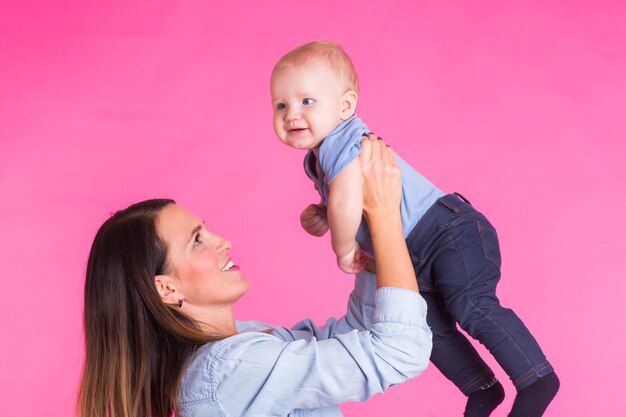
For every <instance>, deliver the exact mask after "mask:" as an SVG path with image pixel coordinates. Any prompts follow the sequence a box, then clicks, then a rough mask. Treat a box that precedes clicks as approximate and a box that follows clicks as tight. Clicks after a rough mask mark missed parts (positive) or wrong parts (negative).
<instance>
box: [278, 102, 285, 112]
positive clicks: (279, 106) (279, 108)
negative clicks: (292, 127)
mask: <svg viewBox="0 0 626 417" xmlns="http://www.w3.org/2000/svg"><path fill="white" fill-rule="evenodd" d="M286 107H287V105H286V104H285V103H278V104H277V105H276V110H283V109H285V108H286Z"/></svg>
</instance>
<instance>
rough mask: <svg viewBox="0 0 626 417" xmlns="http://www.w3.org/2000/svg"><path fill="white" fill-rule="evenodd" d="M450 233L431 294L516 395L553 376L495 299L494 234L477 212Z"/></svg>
mask: <svg viewBox="0 0 626 417" xmlns="http://www.w3.org/2000/svg"><path fill="white" fill-rule="evenodd" d="M449 231H450V232H451V233H452V235H453V239H451V240H450V242H448V244H447V245H446V248H445V249H442V250H440V251H438V255H439V256H438V259H437V260H436V261H435V262H434V265H433V274H434V277H435V279H434V281H435V285H436V288H437V290H439V292H440V293H441V294H442V296H443V299H444V303H445V305H446V308H447V310H448V311H449V312H450V314H451V315H452V317H453V318H454V319H455V320H456V321H458V323H459V324H460V326H461V328H463V329H464V330H465V331H466V332H467V333H468V334H469V335H471V336H472V337H473V338H475V339H477V340H479V341H480V342H481V343H482V344H483V345H485V346H486V347H487V349H489V351H490V352H491V354H492V355H493V356H494V358H495V359H496V360H497V361H498V363H499V364H500V365H501V366H502V368H503V369H504V370H505V371H506V373H507V374H508V375H509V377H511V380H512V381H513V384H515V386H516V388H517V390H518V392H519V393H521V392H522V391H523V390H524V389H525V388H527V387H529V386H531V385H532V384H533V383H535V382H536V381H539V380H540V379H542V378H543V377H545V376H546V375H549V374H551V373H553V372H554V370H553V368H552V366H551V365H550V363H549V362H548V361H547V360H546V357H545V355H544V354H543V352H542V351H541V348H540V347H539V344H538V343H537V341H536V340H535V338H534V337H533V336H532V334H531V333H530V332H529V331H528V329H527V328H526V326H525V325H524V323H523V322H522V321H521V320H520V319H519V317H517V315H516V314H515V313H514V312H513V311H512V310H510V309H507V308H504V307H502V306H501V305H500V302H499V300H498V298H497V297H496V285H497V283H498V281H499V279H500V250H499V246H498V240H497V236H496V232H495V230H494V229H493V227H492V226H491V224H489V222H488V221H487V219H485V218H484V216H482V215H481V214H480V213H478V212H474V213H473V214H471V213H469V214H468V215H466V216H462V217H460V218H459V219H458V221H456V222H453V223H451V224H450V228H449ZM556 389H558V385H557V386H556V388H555V389H553V393H552V394H551V396H548V397H549V398H548V399H547V402H546V400H544V401H543V403H545V404H544V405H543V409H542V410H541V411H538V412H535V413H534V414H528V415H532V416H540V415H541V414H542V413H543V410H545V407H547V405H548V404H549V402H550V401H551V400H552V398H553V397H554V395H555V394H556ZM532 401H534V402H537V401H539V400H538V399H536V398H533V399H532ZM539 408H541V407H539Z"/></svg>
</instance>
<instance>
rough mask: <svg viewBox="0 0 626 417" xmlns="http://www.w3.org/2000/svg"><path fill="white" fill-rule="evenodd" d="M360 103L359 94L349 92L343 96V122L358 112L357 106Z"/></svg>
mask: <svg viewBox="0 0 626 417" xmlns="http://www.w3.org/2000/svg"><path fill="white" fill-rule="evenodd" d="M358 101H359V96H358V94H357V93H356V92H355V91H353V90H348V91H346V92H345V93H343V95H342V96H341V120H342V121H343V120H348V119H349V118H350V117H352V115H353V114H354V113H355V112H356V104H357V102H358Z"/></svg>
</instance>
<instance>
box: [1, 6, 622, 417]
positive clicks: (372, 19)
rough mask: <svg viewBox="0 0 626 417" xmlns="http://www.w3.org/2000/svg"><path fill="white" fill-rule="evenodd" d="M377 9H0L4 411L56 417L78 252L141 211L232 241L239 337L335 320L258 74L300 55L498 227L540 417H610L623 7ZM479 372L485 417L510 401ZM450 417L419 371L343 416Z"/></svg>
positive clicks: (325, 270)
mask: <svg viewBox="0 0 626 417" xmlns="http://www.w3.org/2000/svg"><path fill="white" fill-rule="evenodd" d="M313 3H314V4H313ZM382 3H383V2H371V4H370V3H367V2H363V1H358V2H357V1H340V0H332V1H316V2H306V3H305V2H271V1H249V2H242V1H229V2H207V1H180V2H173V1H154V0H150V1H147V0H146V1H133V2H128V1H105V2H90V1H75V2H72V1H48V2H35V1H16V2H9V1H2V4H1V6H0V10H1V12H0V119H1V120H0V193H1V195H2V204H1V205H0V280H1V294H2V296H1V302H0V320H1V321H0V326H1V329H0V330H1V334H2V336H1V338H2V342H1V343H0V396H1V397H2V400H3V401H2V412H1V413H2V414H3V415H10V416H13V417H19V416H29V417H33V416H37V417H44V416H53V417H56V416H69V415H71V412H72V409H73V405H74V401H75V393H76V387H77V382H78V377H79V373H80V367H81V362H82V355H83V345H82V333H81V312H82V287H83V280H84V275H83V274H84V269H85V264H86V258H87V253H88V250H89V246H90V244H91V241H92V239H93V236H94V234H95V232H96V230H97V228H98V227H99V225H100V224H101V223H102V222H103V221H104V220H105V219H106V218H107V217H108V216H109V213H110V212H111V211H113V210H116V209H119V208H123V207H125V206H127V205H128V204H130V203H133V202H136V201H138V200H141V199H145V198H151V197H162V196H165V197H172V198H175V199H176V200H177V201H178V202H179V203H181V204H182V205H184V206H187V207H188V208H190V209H192V210H193V211H195V212H196V213H198V214H199V215H201V216H202V217H203V218H204V219H205V220H206V223H207V225H208V226H209V228H210V229H212V230H214V231H216V232H218V233H221V234H223V235H225V236H228V237H229V238H231V239H232V240H233V241H234V248H233V256H234V259H235V260H236V262H237V263H238V264H240V265H241V266H242V269H243V271H244V272H245V274H246V276H247V277H248V278H249V280H250V282H251V290H250V292H249V294H248V295H247V296H246V297H245V298H244V299H242V300H241V303H240V305H239V307H238V310H237V313H238V316H239V318H240V319H257V320H264V321H268V322H272V323H276V324H284V325H291V324H293V323H294V322H296V321H297V320H299V319H301V318H304V317H311V318H313V319H315V320H318V321H321V320H323V319H324V318H326V317H327V316H330V315H339V314H341V313H342V312H343V311H344V307H345V306H344V304H345V299H346V297H347V294H348V293H349V291H350V288H351V282H352V280H351V278H350V277H348V276H345V275H343V274H342V273H340V272H339V271H338V270H337V269H336V267H335V265H334V260H333V257H332V254H331V251H330V247H329V242H328V240H327V238H323V239H321V240H317V239H315V238H312V237H309V236H308V235H306V234H305V233H304V232H303V231H301V230H300V228H299V223H298V214H299V212H300V210H301V209H302V208H303V207H304V206H305V205H306V204H308V203H309V202H312V201H314V200H315V198H316V196H315V193H314V191H313V188H312V186H311V184H309V183H308V180H307V179H306V178H305V176H304V174H303V172H302V169H301V158H302V156H303V155H302V154H301V153H299V152H297V151H294V150H291V149H288V148H286V147H284V146H283V145H281V144H280V143H279V142H278V141H277V140H276V139H275V137H274V134H273V131H272V127H271V119H270V116H271V106H270V103H269V94H268V78H269V73H270V71H271V68H272V65H273V63H274V62H275V60H276V59H277V58H278V57H279V56H280V55H281V54H283V53H285V52H286V51H287V50H289V49H290V48H292V47H294V46H296V45H298V44H301V43H303V42H306V41H309V40H312V39H318V38H329V39H334V40H336V41H338V42H340V43H341V44H343V45H344V47H345V48H346V49H347V51H348V52H349V54H350V55H351V56H352V58H353V59H354V62H355V64H356V66H357V69H358V70H359V74H360V79H361V84H362V93H361V101H360V104H359V111H358V113H359V114H360V115H361V116H362V117H363V118H364V119H365V121H366V122H367V123H368V125H369V126H370V127H371V128H372V129H373V130H374V131H375V132H377V133H378V134H379V135H381V136H383V137H384V138H385V139H386V140H387V141H388V142H389V143H391V144H392V146H393V147H394V149H396V151H397V152H399V153H400V154H401V155H403V156H404V158H405V159H406V160H408V161H409V162H410V163H412V164H413V165H414V166H415V167H417V168H418V169H419V170H420V171H421V172H422V173H423V174H425V175H426V176H427V177H429V178H430V179H431V180H432V181H434V182H435V184H437V185H438V186H439V187H440V188H441V189H443V190H444V191H448V192H451V191H459V192H461V193H463V194H465V195H466V196H467V197H468V198H469V199H470V200H471V201H472V202H473V203H474V205H475V206H477V207H478V208H479V209H481V210H482V211H484V212H485V213H486V214H487V216H488V217H489V218H490V219H491V220H492V222H493V223H494V225H495V226H496V228H497V229H498V230H499V234H500V239H501V246H502V252H503V258H504V265H503V272H504V278H503V281H502V283H501V285H500V288H499V295H500V297H501V299H502V301H503V304H504V305H506V306H509V307H512V308H514V309H515V311H516V312H517V313H518V314H519V315H520V316H521V317H522V318H523V320H524V321H525V322H526V324H527V325H528V326H529V328H530V329H531V331H532V332H533V333H534V334H535V336H536V337H537V338H538V339H539V341H540V343H541V345H542V347H543V348H544V350H545V352H546V353H547V355H548V357H549V359H550V360H551V361H552V363H553V364H554V366H555V368H556V369H557V371H558V374H559V376H560V378H561V381H562V388H561V392H560V394H559V395H558V396H557V398H556V399H555V401H554V403H553V405H552V406H551V407H550V408H549V411H548V412H547V414H546V415H547V416H581V417H582V416H585V417H588V416H603V417H617V416H624V415H626V406H625V405H624V401H623V395H624V388H625V386H624V382H623V381H624V373H625V372H626V361H625V359H624V357H625V355H624V351H625V343H624V341H625V336H624V330H625V327H626V326H625V325H626V307H625V303H624V293H625V292H626V284H625V280H624V279H623V276H624V272H623V271H624V269H625V268H626V256H625V255H626V251H625V249H626V238H625V237H624V236H625V234H626V220H625V219H626V217H625V216H624V214H623V209H624V203H626V191H625V190H626V187H624V181H625V180H626V168H624V166H625V165H626V163H625V162H624V159H625V156H626V140H625V139H626V138H625V132H626V117H625V116H626V77H625V75H626V7H625V6H624V4H625V3H624V2H622V1H598V0H595V1H561V2H557V1H528V2H503V1H482V2H474V3H473V2H461V1H457V2H455V1H446V2H443V1H419V2H413V1H391V0H388V1H386V2H384V3H385V5H382ZM269 196H277V197H276V198H269ZM481 351H482V348H481ZM485 357H486V358H488V361H489V363H490V364H494V369H495V371H496V373H497V375H498V376H499V377H500V379H501V380H502V381H503V383H504V385H505V389H506V392H507V399H506V402H505V404H504V405H503V406H501V407H500V409H499V410H498V411H497V412H496V413H494V416H495V417H499V416H500V417H501V416H505V415H506V414H507V412H508V410H509V409H510V405H511V402H512V399H513V397H514V388H513V386H512V385H511V383H510V382H509V380H508V378H507V377H506V375H505V374H504V373H503V372H502V371H501V370H500V368H499V367H498V366H497V365H496V364H495V363H494V361H493V360H491V359H490V357H489V356H488V355H485ZM463 405H464V397H463V396H462V395H461V394H460V393H459V392H458V391H457V390H456V389H455V388H454V387H453V386H452V384H451V383H448V382H447V381H445V380H444V379H443V377H442V376H441V375H440V374H439V373H438V371H437V370H436V369H435V368H429V369H428V370H427V371H426V372H425V373H424V374H423V375H422V376H421V377H420V378H418V379H416V380H414V381H411V382H409V383H407V384H405V385H403V386H399V387H396V388H393V389H391V390H390V391H389V392H388V393H387V394H385V395H384V396H377V397H375V398H373V399H372V400H371V401H370V402H368V403H363V404H347V405H344V406H342V409H343V410H344V412H345V415H346V416H348V417H356V416H372V417H373V416H388V415H397V416H409V415H411V416H412V415H420V416H446V417H447V416H453V415H461V414H462V409H463Z"/></svg>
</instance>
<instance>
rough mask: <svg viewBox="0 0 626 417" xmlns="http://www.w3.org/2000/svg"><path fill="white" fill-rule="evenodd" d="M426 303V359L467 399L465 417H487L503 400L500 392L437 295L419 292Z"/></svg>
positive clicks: (491, 375) (487, 368) (500, 387)
mask: <svg viewBox="0 0 626 417" xmlns="http://www.w3.org/2000/svg"><path fill="white" fill-rule="evenodd" d="M421 295H422V297H424V299H425V300H426V303H427V304H428V313H427V316H426V319H427V321H428V325H429V326H430V328H431V330H432V332H433V350H432V354H431V356H430V360H431V362H432V363H433V365H435V366H436V367H437V369H439V371H441V373H442V374H443V375H444V376H445V377H446V378H448V379H449V380H450V381H452V382H453V383H454V384H455V385H456V386H457V387H458V388H459V390H461V392H463V394H465V395H466V396H467V397H468V401H467V404H466V407H465V413H464V416H465V417H487V416H489V415H490V414H491V412H492V411H493V410H494V409H495V408H496V407H497V406H498V405H499V404H500V403H501V402H502V400H503V399H504V390H503V389H502V385H500V383H499V382H498V381H497V379H496V378H495V376H494V374H493V372H492V371H491V369H489V366H488V365H487V364H486V363H485V362H484V361H483V360H482V358H481V357H480V356H479V355H478V352H476V349H474V346H472V344H471V343H470V342H469V340H467V338H466V337H465V336H464V335H463V334H461V332H459V330H458V329H457V327H456V322H455V320H454V319H453V318H452V316H451V315H450V313H448V312H447V311H446V309H445V306H444V303H443V298H442V297H441V295H440V294H437V293H429V292H424V291H422V292H421Z"/></svg>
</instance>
